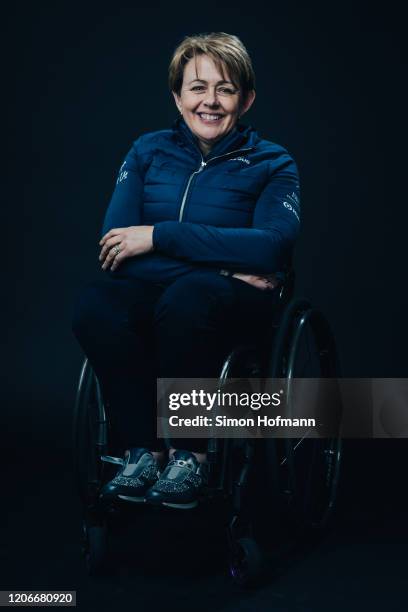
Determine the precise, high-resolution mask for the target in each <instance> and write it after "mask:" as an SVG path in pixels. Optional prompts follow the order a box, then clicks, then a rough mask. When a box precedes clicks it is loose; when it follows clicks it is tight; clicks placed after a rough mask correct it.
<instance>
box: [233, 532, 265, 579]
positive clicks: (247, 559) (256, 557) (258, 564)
mask: <svg viewBox="0 0 408 612" xmlns="http://www.w3.org/2000/svg"><path fill="white" fill-rule="evenodd" d="M261 568H262V553H261V550H260V548H259V546H258V544H257V543H256V542H255V540H253V539H252V538H240V539H239V540H237V541H236V542H235V546H234V550H233V551H231V559H230V564H229V570H230V574H231V577H232V579H233V581H234V582H235V584H237V585H238V586H240V587H249V586H252V585H253V584H254V583H255V581H256V579H257V578H259V575H260V572H261Z"/></svg>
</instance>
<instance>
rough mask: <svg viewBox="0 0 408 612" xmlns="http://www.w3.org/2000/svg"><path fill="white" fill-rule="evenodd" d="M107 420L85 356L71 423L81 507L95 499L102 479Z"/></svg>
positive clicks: (97, 385)
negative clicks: (102, 457)
mask: <svg viewBox="0 0 408 612" xmlns="http://www.w3.org/2000/svg"><path fill="white" fill-rule="evenodd" d="M106 444H107V421H106V416H105V409H104V405H103V400H102V395H101V390H100V387H99V383H98V380H97V378H96V376H95V374H94V372H93V370H92V368H91V366H90V364H89V362H88V360H87V359H85V361H84V364H83V366H82V370H81V374H80V378H79V384H78V391H77V396H76V402H75V412H74V424H73V455H74V456H73V459H74V474H75V479H76V484H77V488H78V492H79V496H80V499H81V501H82V503H83V505H84V507H88V506H90V505H92V504H93V503H94V502H95V499H96V495H97V492H98V490H99V488H100V484H101V479H102V469H103V464H102V462H101V461H100V457H101V455H104V454H105V452H106Z"/></svg>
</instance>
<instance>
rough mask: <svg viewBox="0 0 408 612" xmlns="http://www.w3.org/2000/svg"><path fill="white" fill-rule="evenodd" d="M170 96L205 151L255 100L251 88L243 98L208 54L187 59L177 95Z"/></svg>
mask: <svg viewBox="0 0 408 612" xmlns="http://www.w3.org/2000/svg"><path fill="white" fill-rule="evenodd" d="M196 66H197V71H196ZM173 95H174V99H175V101H176V105H177V108H178V109H179V111H180V112H181V114H182V115H183V118H184V120H185V122H186V123H187V125H188V127H189V128H190V130H191V131H192V132H193V134H194V135H195V136H197V138H198V140H199V144H200V148H201V150H202V151H203V152H204V153H208V151H209V150H210V149H211V147H212V146H213V145H214V144H215V143H216V142H217V141H218V140H220V138H222V137H223V136H225V135H226V134H228V132H230V131H231V130H232V129H233V128H234V127H235V124H236V123H237V121H238V119H239V117H240V116H241V115H243V114H244V113H245V112H246V111H247V110H248V109H249V107H250V106H251V104H252V102H253V101H254V99H255V91H251V92H250V93H249V94H248V96H247V99H246V100H245V101H244V100H243V99H242V92H241V90H240V89H237V88H236V86H235V85H234V84H233V83H232V81H231V80H230V78H229V76H228V74H227V72H226V70H225V69H224V77H223V76H222V74H220V72H219V71H218V69H217V67H216V65H215V64H214V62H213V60H212V59H211V58H210V57H209V56H208V55H199V56H197V57H196V59H194V58H192V59H191V60H189V62H188V63H187V64H186V65H185V67H184V74H183V84H182V87H181V92H180V95H177V94H176V93H175V92H173Z"/></svg>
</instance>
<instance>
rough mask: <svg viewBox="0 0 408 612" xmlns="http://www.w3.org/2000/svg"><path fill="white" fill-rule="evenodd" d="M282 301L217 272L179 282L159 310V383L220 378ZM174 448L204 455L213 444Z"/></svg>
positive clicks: (178, 443)
mask: <svg viewBox="0 0 408 612" xmlns="http://www.w3.org/2000/svg"><path fill="white" fill-rule="evenodd" d="M276 298H277V295H276V292H274V291H273V292H270V291H268V292H267V291H261V290H259V289H256V288H255V287H252V286H251V285H249V284H248V283H245V282H243V281H241V280H238V279H235V278H231V277H224V276H222V275H220V274H216V273H215V272H212V271H209V272H205V271H200V272H197V273H193V274H189V275H186V276H185V277H182V278H181V279H179V280H177V281H175V282H174V283H173V284H172V285H170V287H168V288H167V289H166V290H165V291H164V293H163V294H162V296H161V298H160V299H159V301H158V303H157V306H156V310H155V320H154V324H155V336H156V346H157V375H158V377H160V378H218V377H219V375H220V373H221V367H222V364H223V361H224V359H225V358H226V356H227V355H228V353H229V352H230V351H231V350H232V349H233V348H234V347H235V346H237V345H238V344H240V343H242V342H253V341H254V339H256V337H258V336H260V335H261V334H262V332H263V330H264V329H265V326H267V325H268V321H270V317H271V315H272V311H273V308H274V306H275V303H276ZM174 446H176V447H178V448H186V449H188V450H195V451H197V452H203V451H205V449H206V447H207V440H202V439H191V440H185V439H177V440H176V439H175V440H174Z"/></svg>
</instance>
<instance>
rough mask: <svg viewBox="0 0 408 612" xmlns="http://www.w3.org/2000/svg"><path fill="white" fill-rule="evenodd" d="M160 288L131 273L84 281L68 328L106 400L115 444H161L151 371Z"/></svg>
mask: <svg viewBox="0 0 408 612" xmlns="http://www.w3.org/2000/svg"><path fill="white" fill-rule="evenodd" d="M162 291H163V289H162V288H160V287H158V286H157V285H154V284H153V283H146V282H142V281H138V280H136V279H125V278H117V279H106V280H101V281H96V282H94V283H90V284H89V285H87V286H86V287H85V288H84V289H83V290H82V292H81V294H80V296H79V299H78V301H77V304H76V308H75V312H74V317H73V324H72V327H73V332H74V334H75V336H76V338H77V339H78V341H79V343H80V345H81V347H82V348H83V350H84V352H85V354H86V355H87V357H88V359H89V362H90V363H91V365H92V367H93V369H94V371H95V373H96V375H97V377H98V380H99V382H100V384H101V388H102V393H103V397H104V399H105V401H106V402H107V403H108V415H109V418H110V420H111V423H112V428H113V431H114V438H115V441H116V444H115V446H117V447H118V448H120V447H121V448H122V449H124V448H129V447H130V446H146V447H148V448H150V449H152V450H159V449H160V448H163V447H164V444H163V442H162V441H159V442H158V441H157V439H156V419H155V413H156V410H155V404H156V393H155V391H156V373H155V368H156V366H155V358H154V342H153V327H152V319H153V312H154V306H155V304H156V302H157V300H158V298H159V296H160V294H161V293H162Z"/></svg>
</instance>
